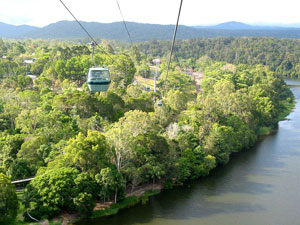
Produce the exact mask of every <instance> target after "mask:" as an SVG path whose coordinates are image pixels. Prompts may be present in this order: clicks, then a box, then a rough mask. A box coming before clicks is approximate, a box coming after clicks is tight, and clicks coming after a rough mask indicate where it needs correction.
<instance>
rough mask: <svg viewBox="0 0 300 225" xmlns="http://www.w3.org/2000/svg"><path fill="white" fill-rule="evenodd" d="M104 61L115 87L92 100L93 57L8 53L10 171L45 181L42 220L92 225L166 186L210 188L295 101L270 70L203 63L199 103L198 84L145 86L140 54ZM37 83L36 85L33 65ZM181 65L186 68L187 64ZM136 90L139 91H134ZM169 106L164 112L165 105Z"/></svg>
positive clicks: (5, 109)
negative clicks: (108, 204) (72, 216)
mask: <svg viewBox="0 0 300 225" xmlns="http://www.w3.org/2000/svg"><path fill="white" fill-rule="evenodd" d="M104 47H105V48H106V49H107V50H108V51H109V52H111V54H110V55H109V56H107V55H105V54H103V53H101V52H96V54H95V62H96V63H97V64H100V65H101V64H105V65H106V66H108V67H109V68H110V72H111V75H112V84H111V86H110V88H109V90H108V91H107V92H105V93H96V94H91V93H90V92H89V91H88V89H87V86H86V84H85V79H86V73H87V70H88V68H89V67H90V66H92V65H91V62H90V60H89V53H90V52H89V50H88V48H87V47H86V46H85V45H74V44H71V43H64V42H47V43H45V42H39V41H30V40H27V41H26V42H24V43H21V42H13V41H8V42H2V44H1V43H0V49H1V48H2V50H1V51H0V52H1V54H2V55H5V56H6V57H4V59H1V61H0V62H1V65H2V67H0V69H1V70H0V71H1V72H0V75H1V88H0V166H2V167H3V172H4V173H6V175H8V176H10V177H11V178H12V179H19V178H25V177H29V176H35V178H34V180H33V181H32V182H31V183H30V184H29V185H28V186H27V187H26V191H25V205H26V208H27V209H28V211H29V212H30V214H32V215H33V216H35V217H36V218H38V219H41V218H51V217H53V216H55V215H57V214H59V213H61V212H70V213H72V212H77V211H78V212H80V213H81V214H85V215H89V214H90V213H91V212H92V210H93V207H94V205H95V202H96V201H104V202H105V201H108V200H113V201H115V202H117V201H118V200H120V199H123V198H124V196H125V193H126V192H128V191H132V190H134V189H135V188H136V187H137V186H139V185H141V184H145V183H153V184H155V183H156V182H157V181H159V182H162V183H164V184H165V185H166V186H170V185H172V184H173V183H182V182H184V181H186V180H188V179H197V178H199V177H201V176H205V175H207V174H209V173H210V171H211V170H212V169H213V168H215V167H216V166H217V165H219V164H225V163H227V162H228V161H229V158H230V155H231V154H232V153H233V152H237V151H240V150H243V149H249V148H250V147H251V146H253V145H254V143H255V142H256V140H257V137H258V135H259V134H261V130H262V129H263V128H265V127H274V126H276V124H277V122H278V120H279V116H280V113H282V112H283V111H284V110H285V109H286V104H287V103H290V102H291V101H292V94H291V92H290V91H289V89H288V88H287V86H286V85H285V83H284V82H283V80H282V79H280V78H278V77H277V76H276V75H275V74H274V72H272V71H270V70H268V68H267V67H266V66H263V65H255V66H248V65H242V64H241V65H232V64H228V63H224V62H213V61H212V60H211V59H209V58H206V59H205V58H202V59H201V60H197V61H196V62H195V67H196V68H201V69H202V70H203V71H204V73H205V78H204V80H203V83H202V86H201V92H199V93H196V90H195V84H194V82H193V80H192V79H191V77H190V76H189V75H187V74H186V73H184V72H182V71H180V68H178V64H176V63H173V64H172V65H171V71H169V74H168V76H166V63H163V64H162V65H161V73H162V74H161V80H160V83H159V93H158V94H155V93H153V92H149V91H147V90H145V88H144V87H143V86H142V85H141V84H140V83H139V82H137V81H134V75H135V73H136V67H139V68H142V69H140V71H143V70H148V68H146V67H144V66H143V64H146V65H148V66H149V67H150V66H152V65H149V63H148V61H149V60H150V59H148V58H147V57H146V56H145V55H143V54H141V53H140V52H139V50H138V48H136V47H134V48H132V49H130V51H127V52H125V51H123V52H122V51H120V52H119V53H115V50H114V49H113V48H112V47H111V46H109V45H104ZM32 54H34V57H35V58H36V60H35V61H34V63H33V64H31V65H28V67H29V68H27V69H29V70H30V71H31V72H32V73H34V74H37V75H39V76H38V78H36V79H31V77H29V76H25V75H24V74H25V70H26V68H25V65H24V64H23V63H22V62H23V60H24V59H28V58H30V57H32ZM179 65H180V64H179ZM133 81H134V82H133ZM158 99H160V100H161V101H162V103H163V104H162V106H158V105H157V104H154V102H155V101H156V102H157V100H158Z"/></svg>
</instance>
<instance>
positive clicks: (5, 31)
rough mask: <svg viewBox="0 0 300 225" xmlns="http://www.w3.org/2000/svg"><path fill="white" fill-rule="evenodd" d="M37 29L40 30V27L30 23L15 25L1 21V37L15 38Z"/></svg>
mask: <svg viewBox="0 0 300 225" xmlns="http://www.w3.org/2000/svg"><path fill="white" fill-rule="evenodd" d="M35 30H39V28H38V27H33V26H28V25H21V26H14V25H10V24H6V23H1V22H0V37H6V38H15V37H18V36H22V35H24V34H26V33H28V32H32V31H35Z"/></svg>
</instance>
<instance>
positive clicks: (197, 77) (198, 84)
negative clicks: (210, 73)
mask: <svg viewBox="0 0 300 225" xmlns="http://www.w3.org/2000/svg"><path fill="white" fill-rule="evenodd" d="M193 77H194V80H195V85H196V91H197V93H199V92H200V91H201V92H202V90H201V83H202V80H203V77H204V73H202V72H193Z"/></svg>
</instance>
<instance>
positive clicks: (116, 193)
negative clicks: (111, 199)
mask: <svg viewBox="0 0 300 225" xmlns="http://www.w3.org/2000/svg"><path fill="white" fill-rule="evenodd" d="M117 197H118V188H116V192H115V203H117Z"/></svg>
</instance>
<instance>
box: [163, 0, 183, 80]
mask: <svg viewBox="0 0 300 225" xmlns="http://www.w3.org/2000/svg"><path fill="white" fill-rule="evenodd" d="M182 2H183V0H181V1H180V6H179V12H178V16H177V22H176V26H175V30H174V34H173V41H172V46H171V52H170V57H169V62H168V68H167V75H166V82H167V78H168V73H169V69H170V63H171V60H172V54H173V51H174V45H175V40H176V33H177V28H178V23H179V18H180V12H181V7H182Z"/></svg>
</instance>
